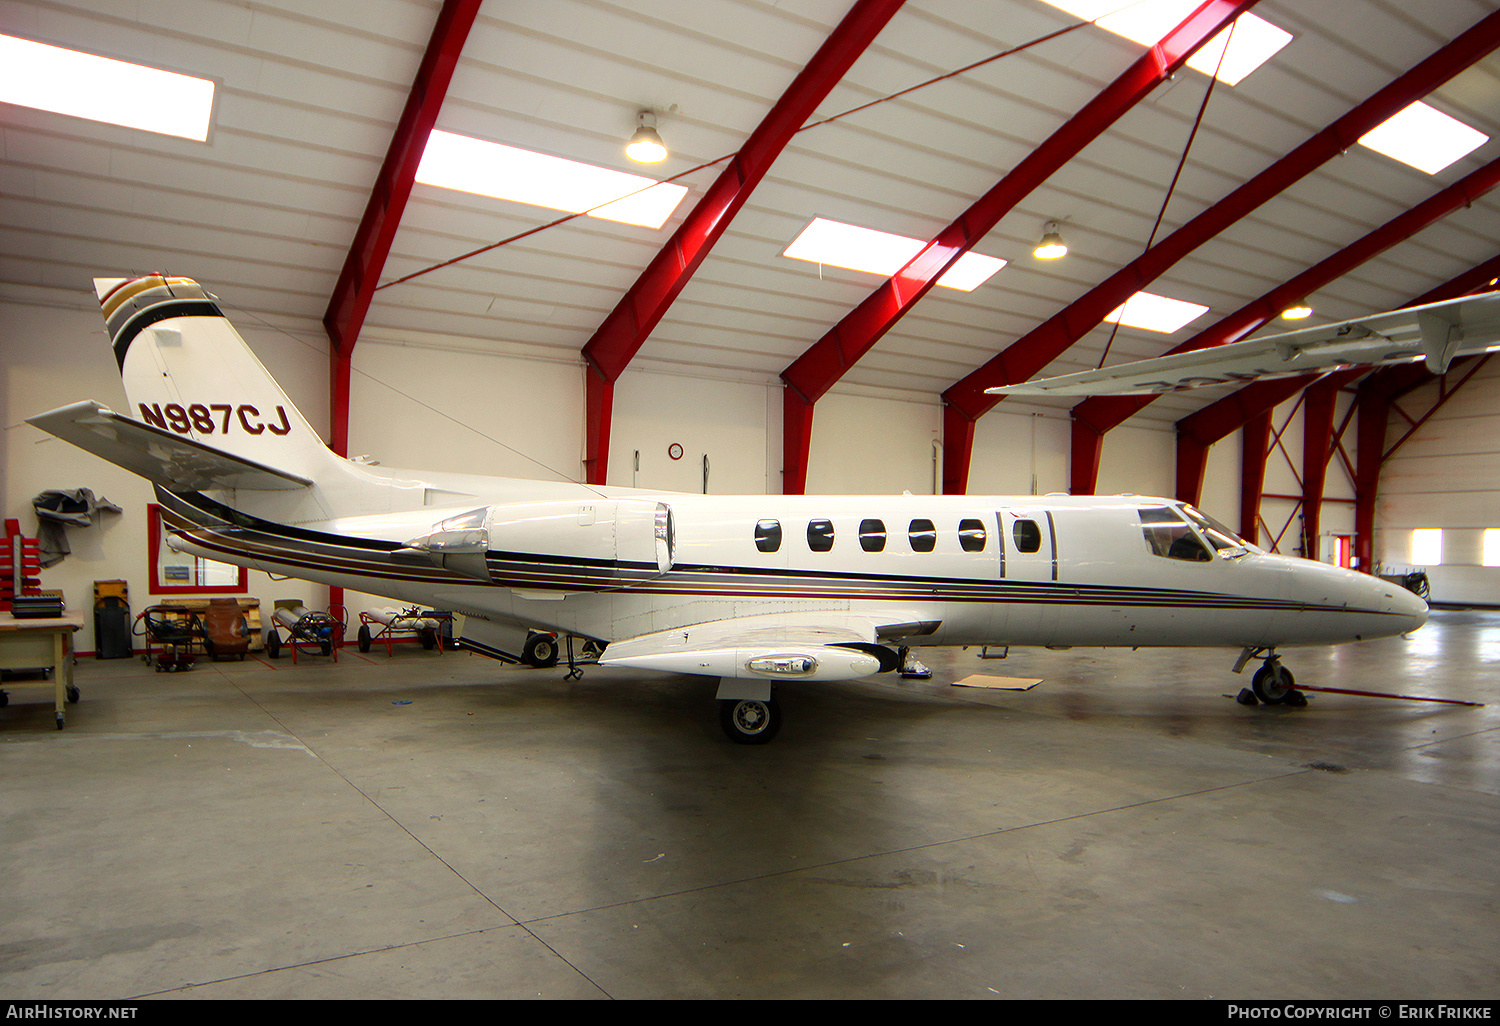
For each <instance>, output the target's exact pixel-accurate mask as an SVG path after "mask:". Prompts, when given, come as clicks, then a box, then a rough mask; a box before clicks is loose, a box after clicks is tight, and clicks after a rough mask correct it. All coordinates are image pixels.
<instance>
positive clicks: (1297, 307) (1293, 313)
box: [1281, 299, 1312, 321]
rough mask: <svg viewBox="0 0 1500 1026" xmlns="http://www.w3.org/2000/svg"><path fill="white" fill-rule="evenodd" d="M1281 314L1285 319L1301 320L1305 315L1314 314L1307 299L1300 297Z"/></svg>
mask: <svg viewBox="0 0 1500 1026" xmlns="http://www.w3.org/2000/svg"><path fill="white" fill-rule="evenodd" d="M1281 316H1282V318H1283V319H1284V320H1288V321H1300V320H1302V319H1303V318H1305V317H1311V316H1312V307H1310V306H1308V305H1307V300H1305V299H1299V300H1297V301H1296V302H1295V303H1292V304H1291V305H1290V306H1288V307H1287V308H1286V309H1285V310H1283V311H1281Z"/></svg>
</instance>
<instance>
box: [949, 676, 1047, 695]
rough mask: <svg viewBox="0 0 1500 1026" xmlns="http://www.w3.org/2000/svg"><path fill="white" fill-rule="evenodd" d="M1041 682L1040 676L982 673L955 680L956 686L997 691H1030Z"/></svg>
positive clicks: (954, 684)
mask: <svg viewBox="0 0 1500 1026" xmlns="http://www.w3.org/2000/svg"><path fill="white" fill-rule="evenodd" d="M1041 682H1042V678H1040V677H987V676H985V675H984V674H982V673H975V674H971V675H970V676H968V677H965V678H964V679H963V680H956V681H954V682H953V686H954V687H956V688H994V689H996V690H998V691H1030V690H1031V689H1032V688H1034V687H1036V686H1037V685H1038V684H1040V683H1041Z"/></svg>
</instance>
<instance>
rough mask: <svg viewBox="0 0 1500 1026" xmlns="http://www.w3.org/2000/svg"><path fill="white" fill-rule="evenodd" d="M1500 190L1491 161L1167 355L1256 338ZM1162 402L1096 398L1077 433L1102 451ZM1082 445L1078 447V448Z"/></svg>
mask: <svg viewBox="0 0 1500 1026" xmlns="http://www.w3.org/2000/svg"><path fill="white" fill-rule="evenodd" d="M1497 185H1500V160H1494V161H1491V162H1490V163H1489V164H1486V165H1485V166H1484V167H1482V168H1480V169H1479V170H1478V171H1475V172H1474V173H1473V174H1470V175H1468V176H1466V177H1465V178H1463V179H1462V180H1460V181H1458V182H1455V183H1454V184H1453V185H1450V186H1449V187H1448V188H1446V189H1444V190H1442V191H1441V192H1439V193H1436V194H1435V195H1432V196H1430V197H1428V198H1427V199H1426V200H1424V201H1422V202H1421V203H1419V204H1417V205H1416V206H1415V207H1412V208H1411V209H1410V210H1408V211H1406V212H1405V213H1403V214H1401V215H1399V216H1397V217H1395V218H1392V219H1391V220H1390V221H1387V222H1386V223H1385V224H1383V225H1381V226H1380V227H1379V228H1376V229H1375V230H1374V231H1372V232H1370V233H1369V234H1367V235H1365V236H1364V237H1363V238H1361V239H1360V240H1359V241H1358V242H1354V243H1351V244H1350V245H1348V246H1345V247H1344V248H1343V249H1341V250H1339V251H1338V252H1337V253H1335V254H1333V255H1332V256H1330V257H1328V258H1326V259H1325V260H1322V261H1320V262H1319V263H1317V264H1315V265H1313V266H1312V267H1310V268H1308V269H1307V270H1305V271H1303V272H1302V273H1301V274H1299V275H1297V276H1296V277H1295V278H1292V279H1291V280H1290V281H1288V282H1286V283H1285V284H1284V285H1278V286H1277V287H1276V288H1274V289H1272V290H1271V291H1270V292H1267V293H1266V294H1265V295H1263V296H1261V297H1260V298H1259V299H1256V300H1252V301H1251V302H1249V303H1247V304H1246V305H1244V306H1242V307H1240V309H1238V310H1236V311H1235V312H1234V313H1232V314H1230V315H1229V316H1228V317H1225V318H1224V319H1223V320H1221V321H1219V322H1218V323H1217V324H1214V325H1213V326H1212V327H1209V328H1206V329H1204V330H1203V331H1200V332H1199V333H1198V334H1196V335H1194V336H1193V337H1192V338H1190V339H1188V340H1187V341H1186V342H1183V343H1182V344H1181V345H1179V346H1176V347H1174V348H1172V349H1170V350H1168V351H1167V353H1166V354H1165V355H1167V356H1172V355H1175V354H1177V353H1186V352H1191V351H1193V350H1195V349H1207V348H1209V347H1211V346H1223V345H1229V344H1230V343H1232V342H1238V341H1240V340H1241V339H1244V338H1245V337H1247V336H1248V335H1250V334H1251V333H1252V332H1254V331H1257V330H1258V329H1260V328H1262V327H1264V326H1265V325H1266V324H1269V323H1270V322H1271V321H1273V320H1275V319H1276V318H1277V317H1278V316H1280V314H1281V311H1283V310H1285V309H1286V308H1287V306H1289V305H1290V304H1291V303H1293V302H1295V301H1297V300H1298V299H1303V298H1305V297H1308V296H1311V295H1312V294H1313V293H1314V292H1316V291H1317V290H1318V289H1320V288H1322V287H1323V286H1324V285H1327V284H1328V283H1329V282H1331V281H1335V280H1337V279H1338V278H1341V277H1343V276H1344V275H1346V274H1348V273H1349V272H1350V271H1352V270H1354V269H1355V268H1356V267H1358V266H1359V265H1361V264H1363V263H1365V262H1367V261H1369V260H1372V259H1374V258H1375V257H1376V256H1378V255H1379V254H1381V253H1383V252H1385V251H1386V250H1387V249H1390V248H1391V247H1392V246H1394V245H1396V244H1397V243H1400V242H1404V241H1406V240H1407V239H1409V238H1411V237H1412V236H1413V235H1416V234H1417V233H1418V232H1420V231H1422V230H1423V229H1424V228H1427V227H1429V226H1430V225H1432V224H1434V223H1435V222H1437V221H1440V220H1441V219H1443V218H1444V217H1447V216H1448V215H1449V214H1451V213H1453V211H1455V210H1457V209H1458V208H1460V207H1466V206H1469V205H1470V204H1472V203H1473V202H1474V201H1475V200H1477V199H1479V198H1480V197H1482V196H1484V195H1485V194H1486V193H1488V192H1490V191H1491V190H1493V189H1494V188H1495V187H1496V186H1497ZM1156 399H1157V397H1156V396H1154V395H1111V396H1093V397H1091V398H1089V399H1085V400H1084V401H1083V402H1081V403H1079V404H1078V405H1077V406H1075V407H1073V432H1074V434H1075V435H1080V434H1081V435H1082V436H1083V437H1084V438H1086V439H1091V440H1092V444H1093V445H1094V447H1095V448H1098V446H1099V443H1100V441H1101V440H1102V438H1103V436H1104V435H1105V434H1106V433H1108V432H1109V431H1112V430H1114V429H1115V428H1116V427H1119V426H1120V424H1121V423H1123V422H1124V421H1125V420H1126V419H1128V418H1130V417H1133V416H1134V415H1135V414H1137V413H1139V412H1140V411H1141V410H1143V409H1145V408H1146V407H1147V406H1149V405H1151V403H1153V402H1155V401H1156ZM1076 444H1078V443H1076V442H1075V445H1076ZM1084 469H1086V467H1077V468H1075V469H1074V471H1073V473H1072V475H1071V476H1072V485H1073V487H1072V491H1073V494H1075V495H1085V494H1089V493H1091V492H1093V490H1094V486H1095V484H1096V483H1097V476H1096V475H1090V476H1085V475H1084V474H1082V473H1080V471H1081V470H1084Z"/></svg>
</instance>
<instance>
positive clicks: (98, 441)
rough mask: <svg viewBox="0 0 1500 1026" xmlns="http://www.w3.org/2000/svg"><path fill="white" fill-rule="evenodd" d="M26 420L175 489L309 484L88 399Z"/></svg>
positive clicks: (288, 487) (279, 487)
mask: <svg viewBox="0 0 1500 1026" xmlns="http://www.w3.org/2000/svg"><path fill="white" fill-rule="evenodd" d="M26 423H28V424H32V425H34V426H36V427H39V428H41V429H42V430H43V431H46V432H48V433H49V434H53V435H56V436H57V437H58V438H61V439H62V440H63V441H65V442H72V443H73V444H74V445H76V446H78V447H79V448H80V449H85V450H87V451H89V452H91V453H93V454H94V455H95V456H99V457H101V458H103V459H106V460H108V461H109V462H111V463H113V464H115V465H116V466H118V467H123V468H125V469H126V470H128V471H130V472H131V473H134V474H139V475H140V476H141V477H144V478H145V479H146V480H148V481H150V482H152V483H153V484H158V485H161V486H162V487H164V488H167V489H170V490H171V491H174V492H200V491H206V490H210V489H215V488H243V489H248V490H251V491H290V490H293V489H297V488H305V487H307V486H308V485H310V484H312V482H311V481H309V480H308V479H307V478H304V477H298V476H297V475H295V474H290V473H287V472H286V471H283V470H277V469H276V468H274V467H268V466H265V465H264V464H260V463H255V462H252V461H250V460H247V459H244V458H242V457H239V456H231V455H230V454H229V453H227V452H223V451H221V450H219V449H215V448H213V447H212V446H208V445H204V444H203V443H202V442H196V441H194V440H192V439H191V438H184V437H182V436H180V435H174V434H172V433H171V432H170V431H163V430H162V429H161V428H157V427H152V426H151V425H149V424H142V423H141V422H140V421H138V420H132V419H130V418H129V417H122V416H120V415H119V414H118V413H115V412H114V411H113V410H109V409H106V408H105V407H103V406H101V405H99V404H98V403H96V402H92V401H85V402H81V403H74V404H72V405H71V406H64V407H62V408H61V409H57V410H52V411H51V412H49V413H40V414H37V415H36V416H35V417H28V418H26Z"/></svg>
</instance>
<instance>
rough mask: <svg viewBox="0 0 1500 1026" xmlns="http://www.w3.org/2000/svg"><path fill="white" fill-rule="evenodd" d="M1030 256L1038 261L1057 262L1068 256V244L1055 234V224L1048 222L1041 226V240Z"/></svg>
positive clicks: (1054, 222)
mask: <svg viewBox="0 0 1500 1026" xmlns="http://www.w3.org/2000/svg"><path fill="white" fill-rule="evenodd" d="M1031 255H1032V256H1034V257H1036V258H1037V259H1038V260H1058V259H1060V258H1062V257H1065V256H1067V255H1068V244H1067V243H1066V242H1064V241H1063V237H1062V236H1061V235H1059V234H1058V232H1057V222H1056V221H1048V222H1047V223H1046V224H1044V225H1043V226H1042V240H1041V241H1040V242H1038V243H1037V244H1036V248H1035V249H1033V250H1032V251H1031Z"/></svg>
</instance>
